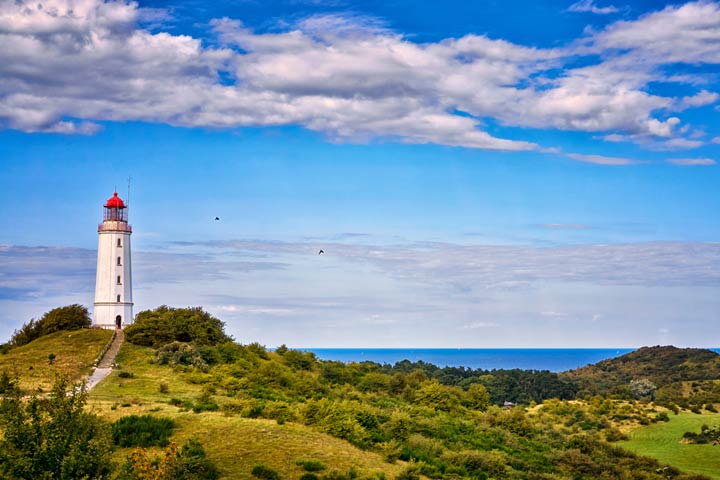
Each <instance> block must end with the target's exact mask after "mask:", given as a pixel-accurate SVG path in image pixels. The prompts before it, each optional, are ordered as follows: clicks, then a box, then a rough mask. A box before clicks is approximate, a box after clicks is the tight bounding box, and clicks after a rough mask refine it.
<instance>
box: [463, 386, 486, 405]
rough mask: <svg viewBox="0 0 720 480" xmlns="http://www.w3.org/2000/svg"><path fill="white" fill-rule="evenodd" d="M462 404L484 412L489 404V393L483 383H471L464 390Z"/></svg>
mask: <svg viewBox="0 0 720 480" xmlns="http://www.w3.org/2000/svg"><path fill="white" fill-rule="evenodd" d="M463 405H465V406H466V407H467V408H471V409H473V410H479V411H481V412H484V411H485V410H487V408H488V407H489V406H490V394H489V393H488V391H487V389H486V388H485V387H484V386H483V385H481V384H479V383H473V384H472V385H470V387H469V388H468V389H467V392H465V395H464V398H463Z"/></svg>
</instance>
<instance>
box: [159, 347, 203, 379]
mask: <svg viewBox="0 0 720 480" xmlns="http://www.w3.org/2000/svg"><path fill="white" fill-rule="evenodd" d="M155 358H156V359H157V361H158V363H159V364H160V365H187V366H190V367H194V368H197V369H198V370H200V371H202V372H207V371H208V369H209V367H208V364H207V363H205V360H204V359H203V357H202V355H201V354H200V352H199V351H198V349H197V348H196V347H195V345H193V344H192V343H183V342H171V343H168V344H165V345H163V346H162V347H160V348H158V350H157V352H155Z"/></svg>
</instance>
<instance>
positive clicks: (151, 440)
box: [112, 415, 175, 447]
mask: <svg viewBox="0 0 720 480" xmlns="http://www.w3.org/2000/svg"><path fill="white" fill-rule="evenodd" d="M173 428H175V423H174V422H173V421H172V420H170V419H169V418H158V417H153V416H152V415H142V416H138V415H130V416H127V417H122V418H120V419H118V420H117V421H116V422H115V423H113V424H112V435H113V441H114V442H115V445H118V446H120V447H165V446H167V445H168V443H169V439H170V435H171V434H172V431H173Z"/></svg>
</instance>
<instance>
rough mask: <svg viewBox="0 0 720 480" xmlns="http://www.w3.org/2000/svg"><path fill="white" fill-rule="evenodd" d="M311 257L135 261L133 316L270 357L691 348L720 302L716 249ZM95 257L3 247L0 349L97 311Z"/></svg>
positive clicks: (420, 248) (359, 249)
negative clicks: (0, 342)
mask: <svg viewBox="0 0 720 480" xmlns="http://www.w3.org/2000/svg"><path fill="white" fill-rule="evenodd" d="M316 245H317V242H299V243H292V242H277V241H261V240H237V241H225V242H204V243H183V244H169V245H166V248H164V249H163V251H162V252H142V251H138V252H135V258H134V264H133V267H134V268H133V270H134V272H133V273H135V275H134V278H133V280H134V287H135V292H134V300H135V302H136V311H139V310H142V309H146V308H154V307H156V306H157V305H158V304H162V303H164V304H169V305H179V306H184V305H203V306H205V307H206V308H207V310H208V311H210V312H211V313H213V314H215V315H217V316H218V317H219V318H221V319H223V320H224V321H226V322H227V325H228V330H229V331H230V333H232V334H234V335H236V336H237V338H238V339H240V340H241V341H243V342H249V341H261V342H267V343H268V344H271V345H278V344H280V343H288V344H290V343H294V344H295V345H305V346H322V345H326V346H355V347H358V346H363V345H375V346H398V345H401V346H415V347H418V346H436V347H437V346H447V345H454V346H468V347H469V346H475V347H478V346H488V347H489V346H493V345H495V346H499V345H500V346H536V347H537V346H571V345H575V346H577V345H584V346H587V345H595V346H602V345H605V346H607V345H620V344H622V345H626V344H633V343H634V342H637V344H642V343H647V342H648V340H647V337H646V336H644V335H647V331H649V330H648V328H649V327H652V325H655V327H654V328H657V325H658V324H662V325H679V326H683V327H685V328H683V329H682V331H683V332H691V333H688V335H689V336H688V337H684V339H685V340H684V341H685V342H686V343H693V342H694V343H695V344H698V342H700V343H702V342H703V341H705V342H709V343H711V340H707V338H708V337H707V335H708V330H707V328H706V329H704V330H703V329H702V328H701V326H702V325H705V326H707V318H709V317H708V315H711V316H712V315H713V314H714V313H715V312H717V308H718V300H717V299H718V298H720V297H719V296H718V295H717V289H718V286H719V285H720V244H717V243H692V242H655V243H637V244H614V245H573V246H564V247H550V248H538V247H529V246H517V245H516V246H499V245H475V244H466V245H463V244H448V243H427V242H426V243H421V244H412V243H409V244H397V245H395V244H394V245H379V244H370V245H368V244H358V243H344V242H335V243H326V244H324V246H325V247H326V251H331V252H332V257H327V258H326V260H327V261H323V262H320V263H318V262H314V261H312V262H308V261H307V259H308V257H310V258H313V259H316V257H315V256H314V255H316V251H315V246H316ZM95 256H96V252H95V251H94V250H90V249H79V248H59V247H52V248H51V247H20V246H10V245H5V246H0V306H2V308H0V337H4V338H7V337H8V336H9V335H10V334H11V333H12V330H13V329H14V328H18V327H19V326H20V325H21V323H22V322H24V321H27V320H28V319H29V318H30V317H31V316H38V315H39V314H41V313H42V312H43V311H45V310H48V309H50V308H52V307H55V306H58V305H63V304H67V303H76V302H77V303H84V304H86V305H88V304H89V303H90V302H92V291H93V288H94V269H95V260H96V259H95ZM258 258H263V259H264V261H263V262H258ZM270 259H271V260H272V261H270ZM329 262H332V264H331V265H330V266H329V265H328V263H329ZM539 312H545V315H544V317H547V318H548V319H554V318H555V319H558V320H559V321H562V319H564V318H566V319H572V321H569V322H566V325H565V326H566V327H567V330H564V331H563V332H560V333H561V334H562V335H563V337H562V338H559V337H558V332H557V331H547V328H546V327H544V326H538V322H537V318H538V315H539ZM595 312H602V315H603V316H602V322H598V321H597V320H598V319H599V318H600V317H598V316H597V314H595ZM689 312H690V313H689ZM563 314H567V317H563V316H562V315H563ZM644 319H646V320H644ZM660 322H662V323H660ZM378 325H383V326H384V327H383V335H382V338H379V337H378V335H377V326H378ZM593 325H596V326H593ZM673 330H675V329H674V328H673ZM711 330H712V329H711ZM692 332H694V333H692ZM697 332H702V336H700V335H698V334H697ZM710 333H711V334H712V335H717V328H716V329H715V330H713V331H711V332H710ZM476 335H477V336H476ZM703 339H704V340H703ZM681 340H682V339H681ZM621 342H628V343H621Z"/></svg>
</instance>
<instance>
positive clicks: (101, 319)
mask: <svg viewBox="0 0 720 480" xmlns="http://www.w3.org/2000/svg"><path fill="white" fill-rule="evenodd" d="M132 310H133V304H132V303H125V302H114V303H111V302H95V304H94V309H93V327H99V328H105V329H108V330H114V329H116V328H124V327H126V326H128V325H131V324H132V323H133V312H132Z"/></svg>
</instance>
